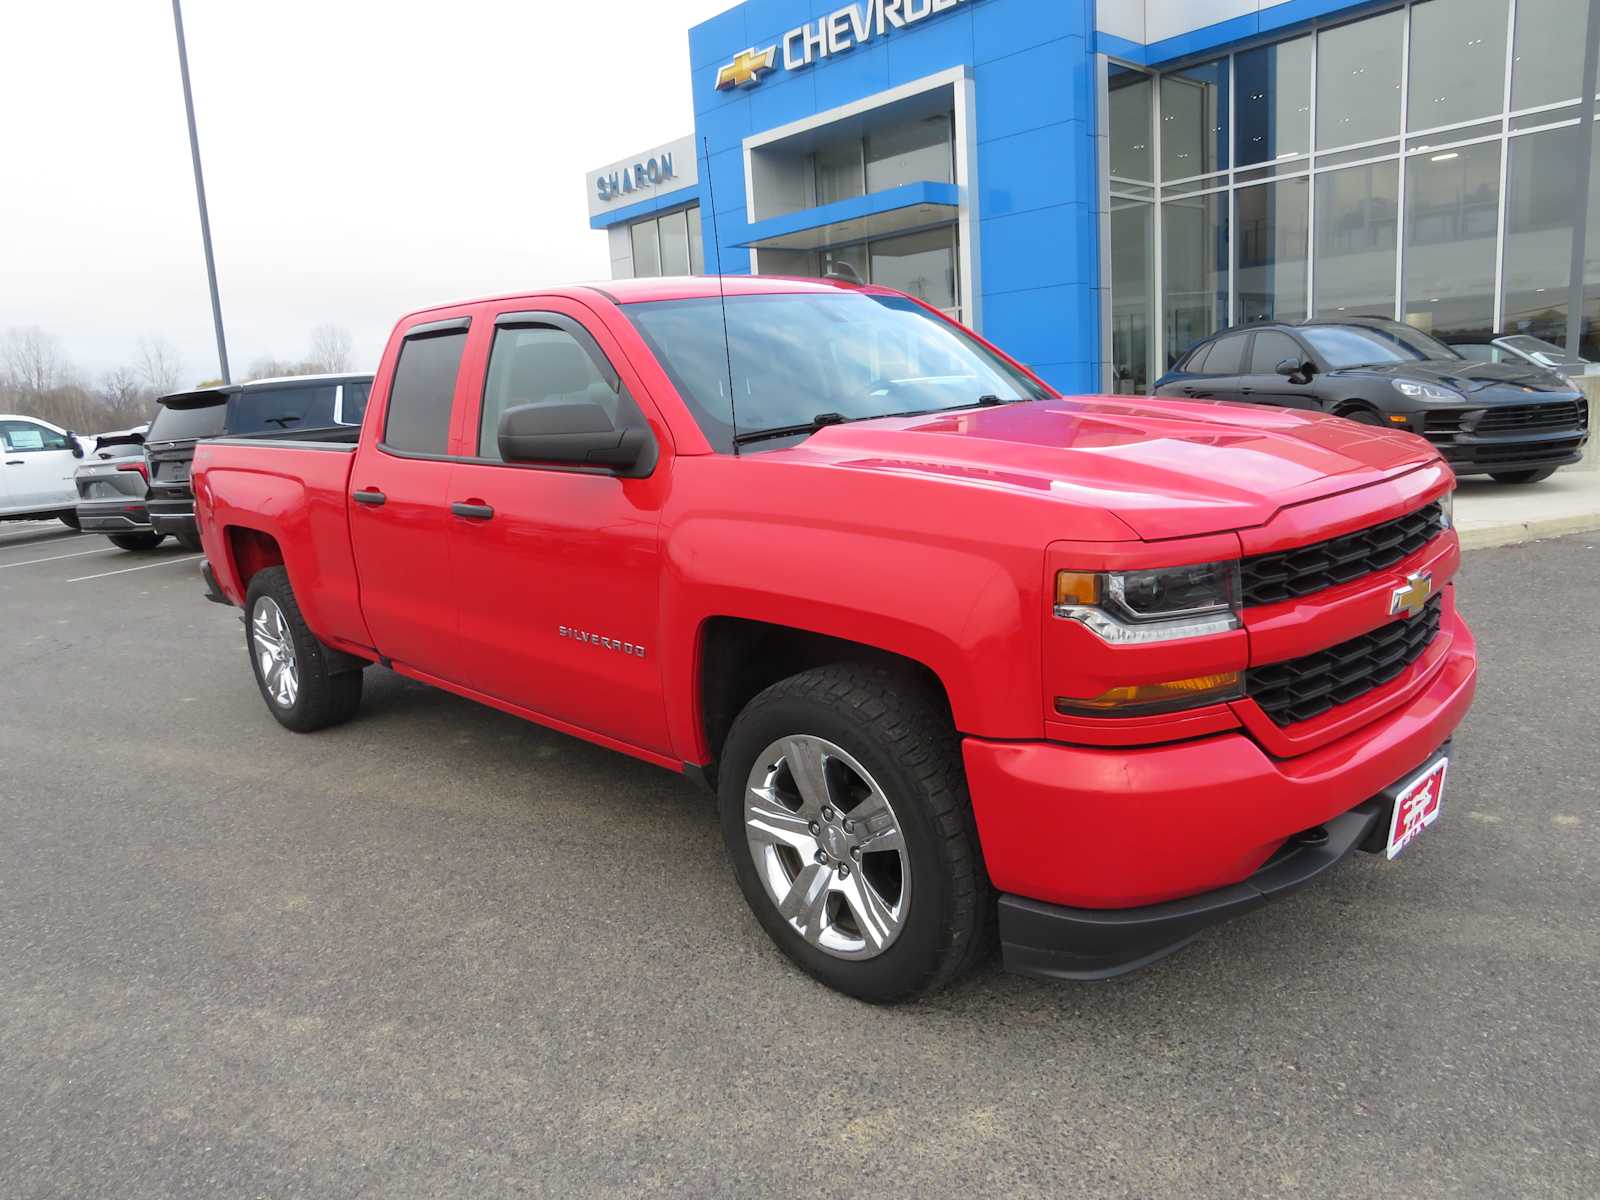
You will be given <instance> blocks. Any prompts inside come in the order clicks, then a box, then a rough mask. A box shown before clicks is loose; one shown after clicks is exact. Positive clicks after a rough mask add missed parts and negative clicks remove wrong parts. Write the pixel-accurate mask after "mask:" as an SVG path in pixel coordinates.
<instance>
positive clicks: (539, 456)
mask: <svg viewBox="0 0 1600 1200" xmlns="http://www.w3.org/2000/svg"><path fill="white" fill-rule="evenodd" d="M496 441H497V443H498V444H499V448H500V457H501V458H502V459H504V460H505V461H506V462H530V463H533V462H543V463H565V464H570V465H573V466H583V467H605V468H607V469H609V470H612V471H616V472H618V473H619V474H625V473H630V472H634V471H637V469H638V468H639V467H640V466H641V464H642V463H643V460H644V457H645V450H646V448H647V447H648V446H649V444H650V435H649V433H648V432H647V431H646V430H644V429H640V428H632V429H618V428H617V427H616V425H614V424H613V423H612V421H611V414H610V413H608V412H607V411H606V409H605V406H604V405H602V404H601V403H599V402H598V401H595V400H589V399H575V400H561V401H556V402H553V403H545V404H521V405H518V406H517V407H515V408H508V409H506V411H505V412H504V413H502V414H501V416H500V427H499V430H498V436H497V437H496Z"/></svg>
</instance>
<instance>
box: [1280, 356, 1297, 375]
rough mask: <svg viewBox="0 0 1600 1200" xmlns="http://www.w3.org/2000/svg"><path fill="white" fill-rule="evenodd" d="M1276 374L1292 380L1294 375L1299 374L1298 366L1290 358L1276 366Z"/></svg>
mask: <svg viewBox="0 0 1600 1200" xmlns="http://www.w3.org/2000/svg"><path fill="white" fill-rule="evenodd" d="M1277 372H1278V374H1279V375H1283V376H1286V377H1288V378H1290V379H1293V378H1294V377H1295V376H1296V375H1298V374H1300V364H1299V363H1297V362H1295V361H1294V359H1292V358H1286V359H1284V360H1283V361H1282V362H1280V363H1279V364H1278V366H1277Z"/></svg>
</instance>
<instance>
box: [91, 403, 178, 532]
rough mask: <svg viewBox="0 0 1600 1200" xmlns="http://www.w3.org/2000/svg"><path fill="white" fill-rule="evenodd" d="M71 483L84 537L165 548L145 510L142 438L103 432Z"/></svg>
mask: <svg viewBox="0 0 1600 1200" xmlns="http://www.w3.org/2000/svg"><path fill="white" fill-rule="evenodd" d="M72 482H73V484H74V485H75V486H76V487H77V489H78V528H80V529H82V530H83V531H84V532H85V533H103V534H105V535H106V536H107V537H108V538H110V539H111V544H112V545H114V546H120V547H121V548H122V549H124V550H154V549H155V548H156V547H157V546H159V545H160V544H161V539H162V536H163V535H162V534H159V533H157V532H155V529H154V528H153V527H152V526H151V524H150V513H149V511H148V510H147V509H146V508H145V497H146V495H147V494H148V492H149V490H150V471H149V467H147V466H146V465H145V461H144V434H143V433H141V432H140V431H138V430H134V429H130V430H127V431H126V432H123V433H102V434H101V435H100V436H99V437H98V438H97V439H96V440H95V444H94V449H93V450H91V451H90V452H89V454H88V455H87V456H86V457H85V458H84V460H83V462H82V463H80V464H79V466H78V469H77V470H76V471H74V472H73V473H72Z"/></svg>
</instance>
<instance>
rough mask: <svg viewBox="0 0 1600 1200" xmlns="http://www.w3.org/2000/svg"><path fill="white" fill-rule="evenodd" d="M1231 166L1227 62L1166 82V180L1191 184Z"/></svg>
mask: <svg viewBox="0 0 1600 1200" xmlns="http://www.w3.org/2000/svg"><path fill="white" fill-rule="evenodd" d="M1227 165H1228V60H1227V59H1225V58H1219V59H1217V60H1216V61H1215V62H1208V63H1201V64H1199V65H1198V66H1194V67H1186V68H1184V69H1183V70H1181V71H1173V72H1172V73H1171V74H1168V75H1163V76H1162V77H1161V177H1162V178H1163V179H1187V178H1189V177H1190V176H1191V175H1208V174H1210V173H1211V172H1213V171H1221V170H1224V169H1225V168H1226V167H1227Z"/></svg>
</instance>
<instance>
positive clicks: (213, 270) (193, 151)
mask: <svg viewBox="0 0 1600 1200" xmlns="http://www.w3.org/2000/svg"><path fill="white" fill-rule="evenodd" d="M172 24H173V26H174V28H176V29H177V31H178V74H180V75H181V76H183V108H184V112H186V113H187V114H188V117H189V154H190V157H192V158H193V159H194V196H195V200H196V201H198V202H199V205H200V240H201V242H202V243H204V245H205V249H206V280H207V281H208V282H209V283H210V284H211V321H212V324H214V325H215V326H216V327H217V363H218V365H219V366H220V367H221V368H222V382H223V383H232V382H233V379H232V377H231V376H230V375H229V374H228V341H227V339H226V338H225V337H224V336H223V334H222V301H221V300H220V299H218V297H217V263H216V260H215V259H214V258H212V256H211V218H210V217H209V216H208V215H207V214H206V180H205V176H204V175H202V174H201V173H200V137H199V135H198V134H197V133H195V129H194V94H193V93H192V92H191V91H190V90H189V52H188V50H187V49H185V48H184V44H183V10H182V9H180V8H179V7H178V0H172Z"/></svg>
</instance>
